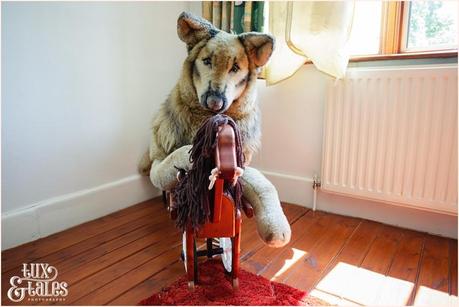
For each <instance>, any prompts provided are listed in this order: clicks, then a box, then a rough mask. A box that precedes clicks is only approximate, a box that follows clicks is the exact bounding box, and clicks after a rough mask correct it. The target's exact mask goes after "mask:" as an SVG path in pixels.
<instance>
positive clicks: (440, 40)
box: [349, 0, 458, 58]
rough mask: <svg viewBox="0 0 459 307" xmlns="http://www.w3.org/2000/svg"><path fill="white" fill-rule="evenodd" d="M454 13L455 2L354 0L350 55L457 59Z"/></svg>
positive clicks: (455, 15)
mask: <svg viewBox="0 0 459 307" xmlns="http://www.w3.org/2000/svg"><path fill="white" fill-rule="evenodd" d="M457 10H458V2H456V1H454V0H450V1H448V0H446V1H432V0H421V1H356V2H355V9H354V18H353V26H352V31H351V35H350V38H349V48H350V52H351V54H352V55H353V57H354V58H359V57H360V58H361V57H363V58H371V57H375V58H378V57H383V56H388V57H394V56H400V57H417V56H419V57H421V56H441V55H442V54H443V55H447V56H448V55H449V56H457V46H458V41H457V24H458V20H457V19H458V17H457ZM455 53H456V54H455Z"/></svg>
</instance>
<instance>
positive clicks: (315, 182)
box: [312, 174, 320, 190]
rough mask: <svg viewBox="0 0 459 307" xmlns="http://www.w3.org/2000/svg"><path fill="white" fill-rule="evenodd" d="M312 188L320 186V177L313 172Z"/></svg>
mask: <svg viewBox="0 0 459 307" xmlns="http://www.w3.org/2000/svg"><path fill="white" fill-rule="evenodd" d="M312 180H313V181H312V188H313V189H314V190H315V189H317V188H320V177H319V175H317V174H314V176H312Z"/></svg>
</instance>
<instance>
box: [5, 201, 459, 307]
mask: <svg viewBox="0 0 459 307" xmlns="http://www.w3.org/2000/svg"><path fill="white" fill-rule="evenodd" d="M284 211H285V213H286V215H287V217H288V219H289V221H290V223H291V225H292V232H293V235H292V240H291V242H290V243H289V244H288V245H287V246H286V247H284V248H281V249H274V248H269V247H267V246H265V245H263V243H262V241H261V240H260V239H259V238H258V235H257V233H256V226H255V222H254V220H253V219H251V220H249V219H244V222H243V228H242V231H243V232H242V259H241V261H242V268H244V269H246V270H249V271H251V272H254V273H256V274H260V275H262V276H264V277H266V278H269V279H272V280H276V281H279V282H283V283H286V284H289V285H292V286H294V287H297V288H300V289H304V290H307V291H310V292H311V295H314V296H317V297H320V298H322V299H323V300H325V301H327V302H330V303H332V304H365V305H378V304H384V305H405V304H415V305H440V304H441V305H448V304H457V288H458V286H457V241H456V240H451V239H446V238H441V237H437V236H432V235H428V234H424V233H419V232H414V231H410V230H406V229H401V228H397V227H392V226H387V225H383V224H379V223H375V222H371V221H367V220H362V219H358V218H351V217H344V216H339V215H334V214H329V213H323V212H315V213H313V212H312V211H310V210H308V209H305V208H302V207H298V206H294V205H288V204H284ZM180 249H181V235H180V233H178V232H177V230H176V229H175V227H174V224H173V222H171V221H170V220H169V219H168V217H167V214H166V212H165V210H164V208H163V205H162V203H161V201H160V200H159V199H154V200H151V201H148V202H144V203H141V204H138V205H135V206H133V207H130V208H127V209H124V210H121V211H118V212H116V213H113V214H111V215H108V216H106V217H103V218H100V219H97V220H94V221H91V222H88V223H85V224H82V225H79V226H76V227H74V228H72V229H69V230H66V231H63V232H60V233H57V234H55V235H52V236H49V237H47V238H43V239H40V240H37V241H35V242H31V243H28V244H25V245H22V246H20V247H17V248H13V249H10V250H6V251H4V252H3V253H2V304H3V305H11V304H13V303H12V302H11V301H10V300H9V299H8V297H7V291H8V289H9V287H10V285H9V280H10V278H11V277H12V276H22V273H21V267H22V264H23V263H49V264H50V265H52V266H55V267H56V268H57V269H58V271H59V274H58V277H57V280H58V281H65V282H67V283H68V285H69V287H68V296H67V297H66V298H65V301H59V302H52V301H34V300H29V298H28V297H26V298H25V299H24V300H23V301H22V302H21V303H22V304H27V305H30V304H33V305H35V304H38V305H48V304H74V305H75V304H77V305H103V304H109V305H134V304H137V303H138V302H139V301H140V300H141V299H143V298H146V297H148V296H149V295H151V294H152V293H153V292H155V291H158V290H160V289H161V288H162V287H164V286H166V285H169V284H170V283H171V282H173V281H174V280H175V279H177V278H178V277H179V276H180V275H182V274H184V268H183V264H182V262H181V261H180V260H179V254H180Z"/></svg>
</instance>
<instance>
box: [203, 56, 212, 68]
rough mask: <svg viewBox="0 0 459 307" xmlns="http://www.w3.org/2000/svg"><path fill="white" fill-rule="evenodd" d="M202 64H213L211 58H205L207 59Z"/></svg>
mask: <svg viewBox="0 0 459 307" xmlns="http://www.w3.org/2000/svg"><path fill="white" fill-rule="evenodd" d="M202 62H203V63H204V65H206V66H210V65H211V64H212V61H211V60H210V58H205V59H203V60H202Z"/></svg>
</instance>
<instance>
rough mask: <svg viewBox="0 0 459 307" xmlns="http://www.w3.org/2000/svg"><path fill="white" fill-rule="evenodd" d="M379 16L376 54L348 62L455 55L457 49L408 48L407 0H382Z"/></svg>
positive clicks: (354, 58)
mask: <svg viewBox="0 0 459 307" xmlns="http://www.w3.org/2000/svg"><path fill="white" fill-rule="evenodd" d="M382 10H383V12H382V18H381V36H380V37H381V42H380V46H379V53H378V54H368V55H355V56H351V58H350V62H361V61H377V60H395V59H425V58H450V57H457V55H458V49H457V47H456V48H449V49H432V50H421V49H414V48H411V49H408V48H406V47H405V46H406V39H407V37H406V36H407V29H408V25H407V23H408V11H409V2H408V1H384V2H383V8H382Z"/></svg>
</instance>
